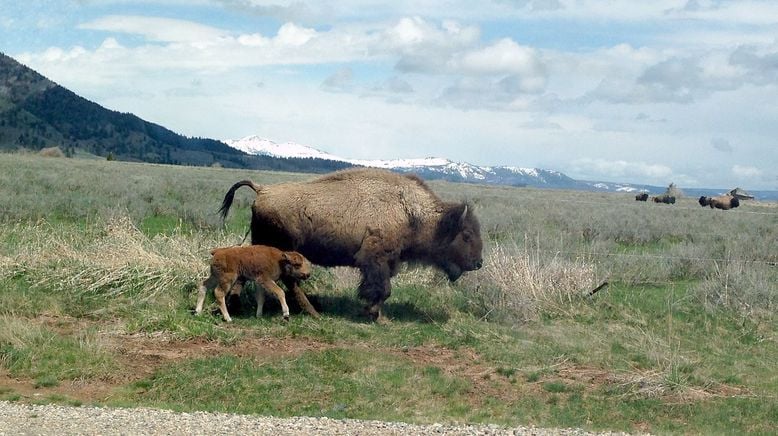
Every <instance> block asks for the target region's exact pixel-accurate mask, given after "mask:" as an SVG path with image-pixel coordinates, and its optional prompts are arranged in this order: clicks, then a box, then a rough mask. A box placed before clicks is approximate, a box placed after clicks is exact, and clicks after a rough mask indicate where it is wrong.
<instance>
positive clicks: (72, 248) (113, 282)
mask: <svg viewBox="0 0 778 436" xmlns="http://www.w3.org/2000/svg"><path fill="white" fill-rule="evenodd" d="M9 232H13V233H14V236H15V239H16V240H17V247H16V251H17V253H16V255H15V256H14V257H13V258H11V257H7V256H3V257H2V258H0V277H11V276H15V275H20V274H22V273H24V275H25V276H26V277H28V278H29V279H30V281H31V282H32V284H33V286H34V287H39V288H44V289H50V290H53V291H60V290H61V291H63V292H71V293H75V294H87V295H98V294H100V295H103V296H107V297H117V296H133V297H135V298H138V299H140V300H149V299H153V298H155V297H157V296H158V295H159V294H160V293H161V292H163V291H165V290H169V289H171V288H182V287H183V286H185V285H186V284H188V283H192V282H194V281H196V280H197V279H198V278H199V277H201V276H204V275H205V274H206V273H207V271H206V269H207V261H208V255H209V251H210V249H212V248H214V247H217V246H224V245H230V244H229V243H228V242H227V241H226V238H225V237H224V236H225V235H221V236H222V237H221V239H220V240H216V239H214V237H218V236H214V234H210V235H209V236H204V235H203V236H198V237H192V236H191V235H184V234H181V233H173V234H172V235H157V236H154V237H153V238H149V237H147V236H146V235H144V234H143V233H142V232H141V231H140V230H139V229H138V228H137V227H136V226H135V225H134V224H133V223H132V221H131V220H130V219H129V218H127V217H121V216H120V217H116V218H112V219H110V220H108V221H107V222H105V223H102V224H98V225H96V226H95V227H94V228H92V229H86V230H84V231H78V230H75V229H72V228H71V229H68V230H64V229H61V228H56V227H55V226H53V225H51V224H49V223H47V222H45V221H41V222H38V223H35V224H17V225H15V226H13V227H12V228H9V229H6V230H5V231H4V233H9Z"/></svg>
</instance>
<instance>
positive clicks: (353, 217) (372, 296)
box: [220, 168, 483, 320]
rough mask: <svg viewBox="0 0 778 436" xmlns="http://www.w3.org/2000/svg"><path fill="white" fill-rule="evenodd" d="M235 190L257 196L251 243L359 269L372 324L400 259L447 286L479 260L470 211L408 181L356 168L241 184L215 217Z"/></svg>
mask: <svg viewBox="0 0 778 436" xmlns="http://www.w3.org/2000/svg"><path fill="white" fill-rule="evenodd" d="M241 186H248V187H250V188H252V189H253V190H254V191H255V192H256V193H257V197H256V200H255V201H254V204H253V205H252V208H251V209H252V215H251V242H252V243H253V244H265V245H272V246H276V247H279V248H281V249H283V250H296V251H299V252H300V253H302V254H303V255H305V256H306V257H307V258H308V259H310V260H311V262H313V263H315V264H318V265H322V266H353V267H356V268H359V270H360V271H361V273H362V281H361V283H360V284H359V289H358V294H359V296H360V297H361V298H362V299H364V300H366V301H367V307H366V308H365V309H366V311H367V314H368V315H369V316H370V317H371V318H372V319H373V320H383V316H382V313H381V307H382V304H383V302H384V301H385V300H386V299H387V298H389V295H390V294H391V285H390V282H389V279H390V278H391V277H392V276H394V275H395V274H396V273H397V268H398V266H399V264H400V263H401V262H410V263H419V264H426V265H432V266H435V267H437V268H439V269H441V270H443V271H444V272H445V273H446V274H447V275H448V278H449V280H451V281H454V280H456V279H458V278H459V277H460V276H461V275H462V273H463V272H465V271H472V270H476V269H478V268H480V267H481V265H482V263H483V257H482V254H481V251H482V248H483V243H482V241H481V231H480V225H479V223H478V219H477V218H476V216H475V215H474V214H473V211H472V209H471V208H470V207H468V205H467V204H465V203H449V202H444V201H443V200H441V199H440V198H439V197H438V196H437V195H435V193H434V192H432V190H431V189H430V188H429V187H428V186H427V185H426V184H425V183H424V182H423V181H422V180H421V179H420V178H418V177H416V176H412V175H399V174H396V173H393V172H390V171H386V170H379V169H372V168H370V169H368V168H364V169H348V170H343V171H339V172H335V173H331V174H329V175H325V176H322V177H320V178H318V179H315V180H312V181H310V182H294V183H282V184H277V185H268V186H260V185H256V184H254V183H253V182H252V181H250V180H243V181H240V182H238V183H236V184H234V185H233V186H232V187H231V188H230V189H229V191H228V192H227V194H226V195H225V197H224V201H223V203H222V207H221V209H220V210H221V213H222V216H223V217H226V216H227V212H228V211H229V209H230V205H231V204H232V201H233V198H234V196H235V191H236V190H237V189H238V188H240V187H241Z"/></svg>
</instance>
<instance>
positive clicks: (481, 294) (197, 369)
mask: <svg viewBox="0 0 778 436" xmlns="http://www.w3.org/2000/svg"><path fill="white" fill-rule="evenodd" d="M312 177H313V176H309V175H301V174H284V173H266V172H252V171H239V170H227V169H216V168H199V167H174V166H160V165H148V164H136V163H122V162H106V161H99V160H77V159H63V158H42V157H38V156H30V155H12V154H5V155H0V220H1V221H0V399H2V400H12V401H25V402H55V403H65V404H100V405H120V406H152V407H161V408H169V409H174V410H186V411H193V410H208V411H227V412H240V413H254V414H272V415H275V416H293V415H309V416H327V417H333V418H343V417H348V418H364V419H379V420H397V421H406V422H417V423H430V422H469V423H496V424H502V425H513V424H524V425H527V424H532V425H536V426H561V427H582V428H585V429H589V430H625V431H632V432H646V431H647V432H654V433H693V434H694V433H697V434H701V433H704V434H711V433H714V434H717V433H724V434H734V433H737V434H739V433H746V432H748V433H763V434H774V433H776V432H778V365H777V364H776V362H778V318H776V314H775V312H776V307H778V306H777V304H778V267H777V266H776V264H778V206H777V205H776V204H760V203H755V202H745V203H744V204H743V205H742V206H741V207H740V208H738V209H735V210H732V211H720V210H711V209H708V208H701V207H699V205H698V204H697V203H696V201H695V199H694V198H682V199H680V201H679V202H678V203H677V204H675V205H665V204H653V203H643V202H636V201H635V200H634V196H633V195H629V194H618V193H614V194H599V193H587V192H570V191H553V190H539V189H529V188H508V187H487V186H475V185H455V184H449V183H443V182H431V183H430V185H431V186H432V188H433V189H434V190H435V191H436V192H438V193H439V195H440V196H442V197H443V198H446V199H449V200H463V199H464V200H468V201H470V202H471V203H472V204H474V205H475V208H476V213H477V215H478V216H479V219H480V220H481V225H482V233H483V235H484V238H485V248H484V250H485V266H484V268H482V269H481V270H479V271H477V272H473V273H468V274H465V275H464V276H463V277H462V279H460V280H459V281H457V282H456V283H453V284H452V283H449V282H448V281H447V280H446V279H445V278H444V276H443V274H442V273H439V272H436V271H433V270H430V269H426V268H420V269H419V268H416V269H403V270H402V271H401V273H400V274H399V275H398V276H397V277H396V278H395V279H393V282H392V283H393V293H392V297H391V298H390V299H389V300H388V304H387V306H386V310H387V312H388V315H389V317H390V318H392V322H391V323H390V324H388V325H375V324H371V323H368V322H366V319H365V318H364V317H363V315H362V311H361V309H362V302H360V301H359V300H358V299H357V298H356V292H355V288H356V285H357V282H358V274H357V273H356V272H355V271H354V270H351V269H348V268H337V269H321V268H316V269H315V271H314V276H313V277H312V278H311V279H310V280H309V281H308V282H307V283H306V284H305V290H306V292H307V293H308V294H309V296H310V297H311V300H312V302H313V303H314V305H316V306H318V308H320V309H321V312H322V314H323V317H322V318H321V319H312V318H311V317H309V316H307V315H304V314H300V313H299V310H295V308H294V307H293V310H292V313H293V316H292V319H291V320H290V321H289V322H288V323H282V322H281V318H280V314H279V310H278V305H277V304H275V305H274V304H273V303H274V302H273V301H269V302H268V304H267V306H269V307H268V310H266V315H265V316H264V317H262V318H261V319H257V318H255V317H253V308H252V307H251V305H252V301H251V300H250V299H249V298H244V299H243V301H242V303H243V304H242V310H241V312H240V313H237V314H236V316H234V319H235V322H234V323H232V324H230V325H228V324H226V323H223V322H222V321H221V318H220V316H219V315H218V314H217V313H213V312H209V313H208V314H206V315H204V316H201V317H195V316H193V315H192V309H193V307H194V303H195V298H196V297H195V293H196V282H197V280H198V279H201V278H203V277H204V275H205V273H206V269H207V261H208V253H209V250H210V249H211V248H213V247H216V246H223V245H232V244H237V243H239V242H240V241H241V239H242V238H243V235H244V233H245V231H246V229H247V226H248V219H249V205H250V203H251V201H252V200H253V198H252V196H251V195H250V194H252V193H251V192H250V190H248V189H247V190H246V192H242V191H238V196H237V198H236V203H235V205H234V207H233V210H232V211H231V213H230V217H229V219H228V221H227V223H226V224H227V225H226V227H222V224H221V221H220V218H219V216H218V215H217V213H216V210H217V209H218V207H219V205H220V203H221V200H222V198H223V195H224V193H225V192H226V190H227V189H228V188H229V187H230V186H231V185H232V184H233V183H234V182H236V181H238V180H241V179H244V178H251V179H253V180H254V181H255V182H258V183H265V184H269V183H278V182H282V181H288V180H302V179H308V178H312ZM681 188H683V187H681ZM605 282H607V283H608V284H607V285H606V286H604V287H603V288H601V289H600V290H599V291H598V292H597V293H596V294H594V295H589V293H590V291H591V290H593V289H595V288H596V287H598V286H599V285H601V284H603V283H605ZM246 294H249V293H244V295H246ZM290 300H293V299H290ZM207 303H208V304H209V305H210V306H209V307H210V308H211V309H214V308H215V306H214V304H213V299H212V297H209V300H207Z"/></svg>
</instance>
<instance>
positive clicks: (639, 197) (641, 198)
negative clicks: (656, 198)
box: [635, 192, 648, 201]
mask: <svg viewBox="0 0 778 436" xmlns="http://www.w3.org/2000/svg"><path fill="white" fill-rule="evenodd" d="M646 200H648V193H646V192H644V193H642V194H638V195H636V196H635V201H646Z"/></svg>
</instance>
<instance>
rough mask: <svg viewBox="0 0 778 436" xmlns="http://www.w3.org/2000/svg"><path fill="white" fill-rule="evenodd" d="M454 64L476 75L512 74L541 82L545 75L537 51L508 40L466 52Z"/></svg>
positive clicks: (504, 39)
mask: <svg viewBox="0 0 778 436" xmlns="http://www.w3.org/2000/svg"><path fill="white" fill-rule="evenodd" d="M455 62H456V64H457V67H458V68H459V69H461V70H462V71H464V72H467V73H471V74H478V75H480V74H514V75H521V76H530V77H536V78H539V79H541V80H540V82H542V81H543V80H542V79H543V75H544V73H545V71H544V67H543V63H542V62H541V60H540V58H539V56H538V53H537V51H536V50H534V49H532V48H531V47H524V46H521V45H519V44H517V43H516V42H515V41H513V40H512V39H510V38H503V39H501V40H499V41H497V42H496V43H494V44H492V45H490V46H487V47H484V48H481V49H476V50H471V51H469V52H466V53H464V54H463V55H462V56H461V57H460V58H459V59H458V60H456V61H455ZM541 85H542V84H541Z"/></svg>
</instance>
